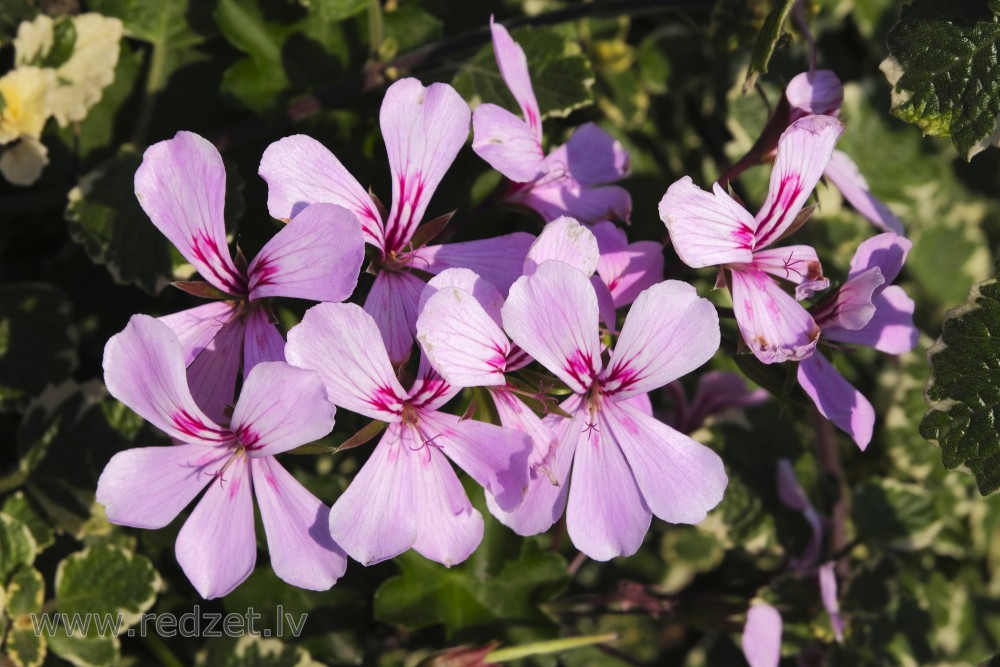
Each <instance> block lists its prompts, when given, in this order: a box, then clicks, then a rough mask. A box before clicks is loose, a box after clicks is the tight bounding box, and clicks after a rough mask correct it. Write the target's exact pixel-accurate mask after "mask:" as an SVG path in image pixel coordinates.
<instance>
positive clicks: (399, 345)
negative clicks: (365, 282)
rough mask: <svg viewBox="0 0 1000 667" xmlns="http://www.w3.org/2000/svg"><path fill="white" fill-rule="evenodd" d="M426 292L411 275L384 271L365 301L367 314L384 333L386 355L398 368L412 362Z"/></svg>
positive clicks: (378, 276)
mask: <svg viewBox="0 0 1000 667" xmlns="http://www.w3.org/2000/svg"><path fill="white" fill-rule="evenodd" d="M423 289H424V283H423V281H422V280H420V278H417V277H416V276H415V275H413V274H411V273H409V272H407V271H380V272H379V274H378V275H377V276H375V282H374V283H373V284H372V288H371V291H370V292H368V297H367V298H366V299H365V312H367V313H368V314H369V315H371V316H372V318H373V319H374V320H375V323H376V324H377V325H378V330H379V331H380V332H382V340H383V341H384V344H385V349H386V352H387V353H388V354H389V359H390V360H391V361H392V363H394V364H401V363H403V362H404V361H406V360H407V359H409V358H410V351H411V350H412V349H413V336H414V335H416V329H417V305H418V304H419V303H420V293H421V292H422V291H423Z"/></svg>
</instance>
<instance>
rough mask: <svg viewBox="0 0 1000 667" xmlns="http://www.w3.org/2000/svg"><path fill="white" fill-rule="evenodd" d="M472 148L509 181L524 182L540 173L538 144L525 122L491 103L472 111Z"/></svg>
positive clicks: (532, 131) (539, 144)
mask: <svg viewBox="0 0 1000 667" xmlns="http://www.w3.org/2000/svg"><path fill="white" fill-rule="evenodd" d="M472 135H473V139H472V150H474V151H475V152H476V155H478V156H479V157H481V158H483V159H484V160H486V161H487V162H488V163H489V165H490V166H491V167H493V168H494V169H496V170H497V171H499V172H500V173H501V174H503V175H504V176H506V177H507V178H509V179H510V180H512V181H516V182H518V183H526V182H528V181H533V180H535V179H536V178H538V177H539V176H541V175H542V174H543V173H544V169H543V166H542V161H543V159H544V157H545V154H544V153H543V152H542V143H541V141H540V139H539V135H538V133H537V132H535V130H533V129H532V128H531V126H529V125H528V124H527V123H526V122H525V121H523V120H521V119H520V118H518V117H517V116H515V115H514V114H512V113H511V112H509V111H507V110H506V109H503V108H501V107H498V106H497V105H495V104H480V105H479V106H478V107H476V111H475V113H473V114H472Z"/></svg>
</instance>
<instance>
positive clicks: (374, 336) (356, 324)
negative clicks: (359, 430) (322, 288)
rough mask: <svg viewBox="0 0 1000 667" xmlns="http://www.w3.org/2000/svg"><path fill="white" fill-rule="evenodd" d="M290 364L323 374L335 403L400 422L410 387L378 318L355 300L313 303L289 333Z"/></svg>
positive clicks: (382, 419)
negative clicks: (393, 362) (397, 370)
mask: <svg viewBox="0 0 1000 667" xmlns="http://www.w3.org/2000/svg"><path fill="white" fill-rule="evenodd" d="M285 357H286V358H287V359H288V363H290V364H293V365H295V366H299V367H300V368H308V369H311V370H315V371H317V372H319V375H320V377H321V378H322V379H323V384H324V385H325V386H326V392H327V397H328V398H329V399H330V401H331V402H332V403H333V404H334V405H338V406H340V407H342V408H346V409H348V410H350V411H351V412H357V413H358V414H362V415H365V416H366V417H371V418H372V419H378V420H381V421H398V420H399V413H400V411H401V410H402V404H401V401H402V399H403V397H405V396H406V391H405V390H404V389H403V387H402V386H400V384H399V380H397V379H396V376H395V374H394V373H393V372H392V366H390V365H389V357H388V355H387V354H386V352H385V345H383V343H382V336H381V334H380V333H379V331H378V327H377V326H376V325H375V321H374V320H373V319H372V318H371V316H370V315H368V314H367V313H365V312H364V311H363V310H361V308H359V307H358V306H356V305H354V304H350V303H321V304H319V305H317V306H313V307H312V308H310V309H309V310H308V311H306V315H305V317H304V318H302V322H301V323H300V324H298V325H297V326H295V327H292V329H291V331H289V332H288V344H287V345H286V346H285Z"/></svg>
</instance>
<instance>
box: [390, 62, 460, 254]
mask: <svg viewBox="0 0 1000 667" xmlns="http://www.w3.org/2000/svg"><path fill="white" fill-rule="evenodd" d="M471 115H472V112H471V111H469V105H468V104H466V103H465V100H463V99H462V97H461V95H459V94H458V93H457V92H455V89H454V88H452V87H451V86H449V85H448V84H444V83H432V84H431V85H430V86H427V87H424V85H423V84H421V83H420V82H419V81H417V80H416V79H411V78H407V79H400V80H399V81H397V82H396V83H394V84H392V85H391V86H389V89H388V90H387V91H386V92H385V99H383V101H382V110H381V112H380V113H379V122H380V124H381V127H382V137H383V139H385V150H386V153H387V154H388V156H389V168H390V171H391V172H392V208H391V210H390V211H389V217H388V219H387V220H386V222H385V250H386V251H387V252H388V251H392V250H400V249H401V248H403V247H404V246H405V245H406V244H407V243H408V242H409V240H410V238H411V237H412V236H413V232H414V231H415V230H416V228H417V225H418V224H419V223H420V221H421V220H423V217H424V211H426V210H427V204H428V203H430V200H431V196H433V194H434V191H435V190H436V189H437V186H438V184H439V183H440V182H441V179H442V178H443V177H444V174H445V172H446V171H448V167H450V166H451V163H452V162H453V161H454V160H455V156H456V155H458V151H459V149H461V148H462V146H463V145H464V144H465V140H466V138H468V136H469V120H470V116H471Z"/></svg>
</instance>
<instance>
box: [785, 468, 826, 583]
mask: <svg viewBox="0 0 1000 667" xmlns="http://www.w3.org/2000/svg"><path fill="white" fill-rule="evenodd" d="M777 477H778V499H779V500H781V502H782V504H784V505H785V506H786V507H788V508H789V509H793V510H796V511H797V512H801V513H802V517H803V518H804V519H805V520H806V522H808V523H809V527H810V528H811V529H812V537H811V538H810V539H809V544H807V545H806V548H805V549H803V551H802V553H801V554H799V555H798V556H796V557H795V559H794V560H793V561H792V562H791V563H790V564H789V565H790V566H791V567H793V568H803V569H806V568H811V567H813V566H814V565H815V564H816V560H817V559H818V558H819V554H820V549H821V548H822V547H823V522H822V519H821V518H820V516H819V512H817V511H816V508H815V507H814V506H813V504H812V502H810V501H809V497H808V496H807V495H806V492H805V490H804V489H803V488H802V486H801V485H800V484H799V480H798V478H796V477H795V470H794V469H793V468H792V464H791V463H790V462H789V461H788V459H781V460H780V461H778V473H777Z"/></svg>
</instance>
